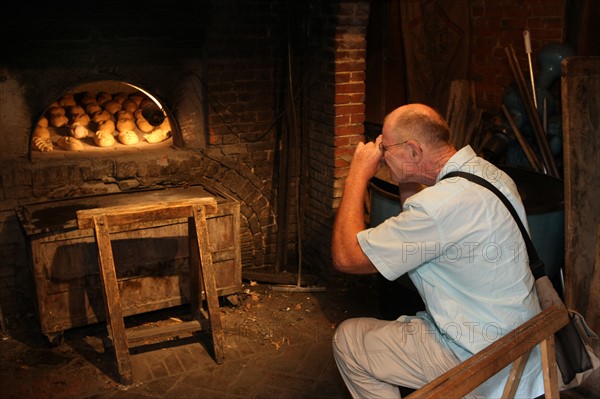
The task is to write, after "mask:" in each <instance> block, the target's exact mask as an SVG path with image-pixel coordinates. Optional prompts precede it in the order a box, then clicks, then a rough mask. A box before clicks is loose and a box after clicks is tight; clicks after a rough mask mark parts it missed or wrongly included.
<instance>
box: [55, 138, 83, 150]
mask: <svg viewBox="0 0 600 399" xmlns="http://www.w3.org/2000/svg"><path fill="white" fill-rule="evenodd" d="M56 145H58V146H59V147H60V148H63V149H65V150H67V151H83V143H82V142H81V141H79V140H78V139H76V138H75V137H71V136H61V137H60V138H59V139H58V140H56Z"/></svg>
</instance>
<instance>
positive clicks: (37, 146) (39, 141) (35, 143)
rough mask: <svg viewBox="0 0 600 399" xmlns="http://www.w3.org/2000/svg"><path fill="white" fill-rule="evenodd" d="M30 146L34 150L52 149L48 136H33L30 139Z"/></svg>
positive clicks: (45, 150)
mask: <svg viewBox="0 0 600 399" xmlns="http://www.w3.org/2000/svg"><path fill="white" fill-rule="evenodd" d="M31 146H32V148H33V149H34V150H36V151H40V152H48V151H52V150H53V149H54V146H53V145H52V141H51V140H50V138H47V139H45V138H42V137H33V138H32V139H31Z"/></svg>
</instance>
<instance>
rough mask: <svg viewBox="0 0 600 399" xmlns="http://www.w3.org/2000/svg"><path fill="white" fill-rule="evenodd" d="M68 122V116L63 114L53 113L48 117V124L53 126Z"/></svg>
mask: <svg viewBox="0 0 600 399" xmlns="http://www.w3.org/2000/svg"><path fill="white" fill-rule="evenodd" d="M67 123H69V118H67V117H66V116H65V115H54V116H51V117H50V125H52V126H54V127H63V126H66V125H67Z"/></svg>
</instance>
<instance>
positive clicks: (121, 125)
mask: <svg viewBox="0 0 600 399" xmlns="http://www.w3.org/2000/svg"><path fill="white" fill-rule="evenodd" d="M133 129H135V122H134V121H133V119H119V120H117V130H118V131H119V132H125V131H127V130H133Z"/></svg>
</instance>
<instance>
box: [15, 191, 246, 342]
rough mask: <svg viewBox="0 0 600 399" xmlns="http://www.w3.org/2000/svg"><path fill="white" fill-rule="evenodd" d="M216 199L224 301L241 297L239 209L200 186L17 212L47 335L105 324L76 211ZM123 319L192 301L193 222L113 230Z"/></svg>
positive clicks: (215, 254)
mask: <svg viewBox="0 0 600 399" xmlns="http://www.w3.org/2000/svg"><path fill="white" fill-rule="evenodd" d="M199 197H214V198H215V199H217V209H216V213H214V214H209V215H207V224H208V230H209V234H210V244H211V245H210V252H211V254H212V258H213V263H214V265H215V269H216V274H217V289H218V292H219V295H222V296H223V295H231V294H234V293H238V292H240V291H241V280H242V272H241V250H240V241H239V229H240V220H239V218H240V216H239V215H240V213H239V212H240V205H239V203H238V202H236V201H234V200H233V199H231V198H227V197H225V196H224V195H223V194H220V193H214V192H208V191H206V189H204V188H202V187H190V188H178V189H165V190H153V191H143V192H135V193H127V194H112V195H105V196H95V197H86V198H76V199H69V200H63V201H56V202H46V203H39V204H31V205H27V206H24V207H21V208H19V209H18V210H17V214H18V216H19V219H20V221H21V223H22V225H23V228H24V230H25V232H26V234H27V238H28V246H29V250H30V256H31V258H30V259H31V262H30V263H31V268H32V273H33V279H34V282H35V289H36V295H37V298H36V299H37V301H36V302H37V307H38V317H39V322H40V327H41V330H42V333H44V334H45V335H46V336H48V338H49V339H50V340H54V339H55V338H56V336H58V335H60V334H61V333H62V332H63V331H64V330H67V329H69V328H73V327H79V326H84V325H88V324H93V323H97V322H99V321H103V320H105V318H104V303H103V299H102V292H101V285H100V276H99V269H98V252H97V247H96V241H95V238H94V233H93V230H92V229H85V230H79V229H77V216H76V213H77V211H78V210H81V209H94V208H103V207H110V206H119V205H130V204H154V203H158V202H165V201H174V200H181V199H188V198H199ZM111 241H112V247H113V253H114V259H115V265H116V270H117V277H118V279H119V289H120V292H121V301H122V306H123V312H124V315H125V316H129V315H133V314H139V313H144V312H149V311H153V310H158V309H163V308H167V307H172V306H178V305H182V304H186V303H189V240H188V220H187V219H175V220H167V221H160V222H143V223H136V224H134V225H129V226H124V227H122V228H119V229H113V230H111Z"/></svg>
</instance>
